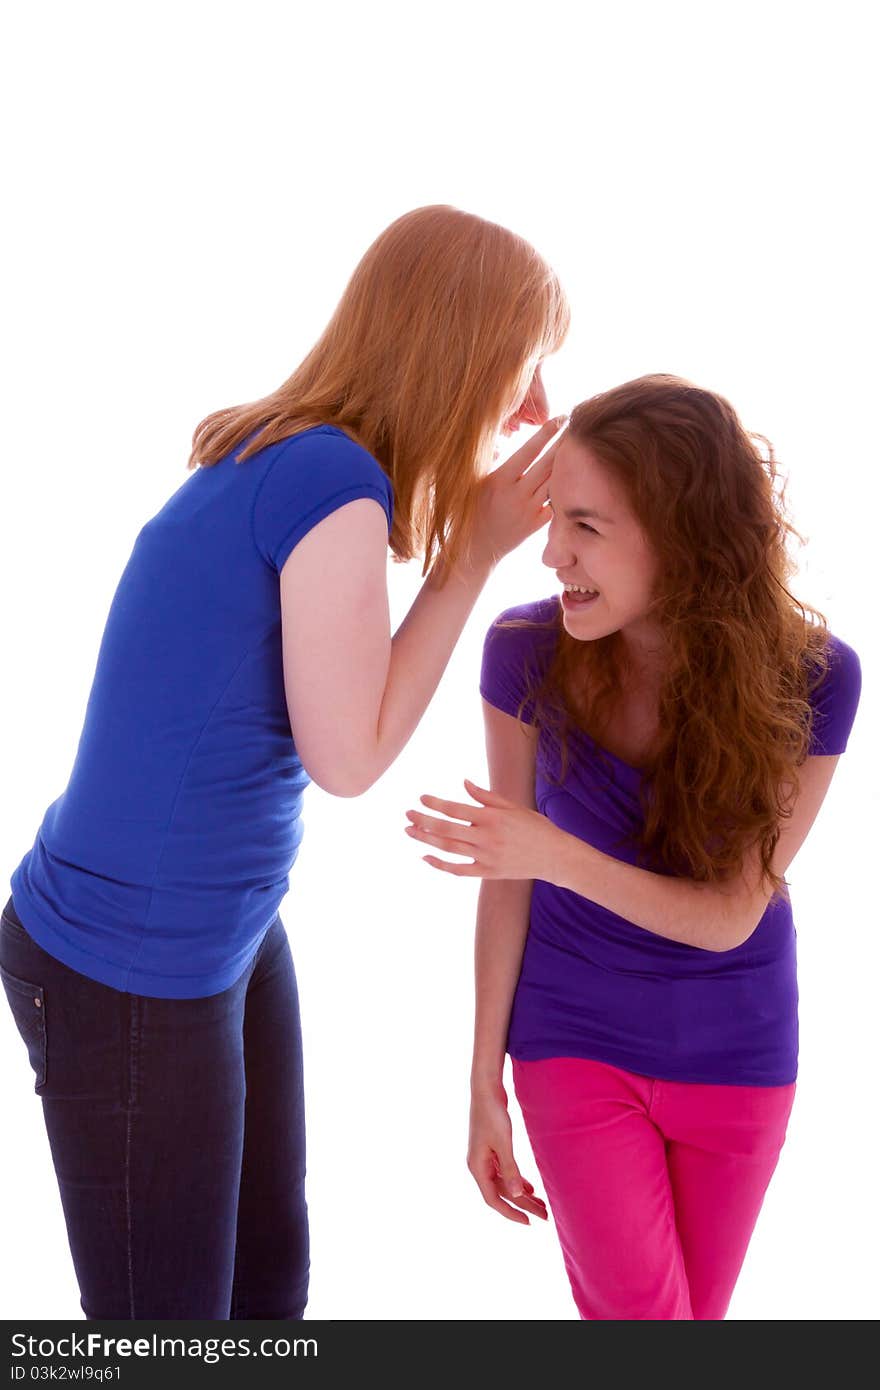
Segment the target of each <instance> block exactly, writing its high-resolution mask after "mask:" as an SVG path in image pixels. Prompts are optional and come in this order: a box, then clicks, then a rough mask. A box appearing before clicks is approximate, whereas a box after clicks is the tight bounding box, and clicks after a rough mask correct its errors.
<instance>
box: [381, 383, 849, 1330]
mask: <svg viewBox="0 0 880 1390" xmlns="http://www.w3.org/2000/svg"><path fill="white" fill-rule="evenodd" d="M761 445H764V446H766V447H765V448H764V449H762V448H761V447H760V446H761ZM777 483H778V473H777V468H776V462H775V459H774V453H773V449H772V446H770V445H769V443H768V441H767V440H766V439H764V438H763V436H760V435H755V434H753V433H751V432H748V431H746V430H745V429H744V428H743V426H742V424H741V423H740V420H739V418H738V417H737V414H736V412H735V411H734V410H733V408H732V407H731V405H730V404H729V403H728V402H727V401H726V400H724V399H723V398H722V397H720V396H718V395H716V394H714V393H712V392H710V391H706V390H701V389H699V388H698V387H696V386H694V385H692V384H691V383H689V382H687V381H684V380H682V379H680V378H678V377H674V376H666V375H656V376H647V377H642V378H640V379H638V380H636V381H632V382H628V383H627V384H625V385H623V386H620V387H617V388H616V389H613V390H609V391H606V392H604V393H602V394H601V395H598V396H595V397H593V398H592V399H590V400H587V401H585V402H583V403H582V404H580V405H579V406H577V407H576V408H575V409H574V411H573V412H572V414H571V420H570V425H569V429H568V431H567V433H566V435H565V436H564V437H563V439H562V441H561V443H560V445H559V447H558V450H557V452H556V455H555V458H554V463H553V472H552V476H551V479H550V485H549V496H550V505H551V508H552V520H551V523H550V529H549V534H548V541H547V546H546V550H545V552H544V563H545V564H547V565H549V566H550V567H551V568H552V569H554V570H555V571H556V573H557V577H558V579H559V581H560V583H561V585H562V590H563V591H562V594H561V595H560V596H556V595H554V596H553V597H551V598H548V599H543V600H541V601H539V602H537V603H530V604H526V605H524V606H522V607H519V608H514V609H509V610H507V611H506V612H505V613H503V614H502V615H501V617H500V618H499V619H498V620H496V622H495V623H494V624H493V625H492V627H491V629H490V631H489V634H488V636H487V639H486V643H485V647H484V659H483V670H482V680H481V691H482V694H483V697H484V715H485V722H486V740H487V757H488V766H489V773H490V783H491V787H490V789H483V788H481V787H478V786H476V785H475V784H474V783H472V782H468V781H466V782H465V786H466V787H467V789H468V792H469V794H470V795H471V796H472V797H473V798H474V800H475V801H476V802H478V803H479V804H478V805H477V806H473V805H466V804H463V803H459V802H453V801H448V800H441V799H439V798H437V797H433V796H425V797H423V798H422V801H423V803H424V804H425V805H426V806H427V807H429V808H430V809H431V810H434V811H437V812H440V813H442V815H443V816H444V817H448V819H446V818H444V819H440V817H439V816H428V815H425V814H424V813H423V812H415V811H410V812H408V813H407V815H408V817H409V819H410V822H411V824H410V825H409V826H408V827H407V830H408V833H409V834H410V835H411V836H412V837H413V838H415V839H418V840H420V841H422V842H423V843H425V844H428V845H432V846H434V847H436V848H439V849H443V850H446V851H449V852H451V853H453V854H458V855H463V856H467V858H468V861H469V862H466V863H460V862H451V861H448V860H444V859H440V858H437V857H435V856H432V855H426V856H425V858H426V860H427V862H428V863H429V864H431V865H432V866H433V867H435V868H437V869H442V870H443V871H445V872H447V873H452V874H456V875H460V876H476V877H480V878H482V879H483V883H482V884H481V888H480V898H479V907H478V917H477V938H476V1026H475V1042H474V1058H473V1071H472V1106H471V1136H470V1150H469V1158H468V1163H469V1167H470V1170H471V1172H472V1174H473V1176H474V1178H475V1180H476V1182H477V1183H478V1185H479V1187H480V1190H481V1192H482V1194H483V1196H484V1198H485V1200H486V1202H487V1203H488V1204H489V1205H490V1206H492V1207H493V1208H495V1209H496V1210H497V1211H499V1212H500V1213H501V1214H502V1215H504V1216H506V1217H507V1218H508V1219H510V1220H513V1221H518V1222H521V1223H526V1224H527V1223H528V1215H527V1213H532V1214H533V1215H536V1216H539V1217H546V1215H547V1210H546V1207H545V1205H544V1202H543V1201H542V1200H541V1198H539V1197H538V1196H536V1195H535V1192H534V1188H533V1187H532V1185H531V1183H529V1182H527V1181H526V1180H525V1179H524V1178H523V1177H522V1175H521V1173H520V1170H519V1168H518V1166H517V1163H516V1161H515V1159H514V1155H513V1149H512V1142H511V1134H512V1131H511V1124H510V1119H509V1115H508V1111H507V1096H506V1093H505V1090H504V1086H503V1084H502V1072H503V1065H504V1055H505V1052H509V1053H510V1056H511V1058H512V1069H513V1080H514V1086H515V1090H516V1095H517V1099H518V1101H519V1104H520V1107H521V1109H522V1112H523V1118H524V1121H525V1125H526V1130H527V1133H528V1136H529V1140H530V1143H531V1146H532V1149H533V1152H534V1156H535V1161H536V1163H537V1165H538V1169H539V1171H540V1173H541V1177H542V1179H543V1182H544V1184H545V1186H546V1189H547V1196H548V1199H549V1203H550V1207H551V1209H552V1211H553V1216H554V1219H555V1223H556V1228H557V1233H558V1235H559V1239H560V1243H561V1245H562V1252H563V1257H564V1260H565V1265H566V1270H567V1273H568V1276H569V1279H570V1282H571V1286H572V1290H573V1293H574V1297H575V1301H576V1304H577V1307H578V1310H579V1312H580V1315H581V1317H583V1318H588V1319H690V1318H694V1319H720V1318H723V1317H724V1316H725V1313H726V1310H727V1307H728V1304H729V1301H730V1297H731V1294H732V1292H733V1288H734V1285H735V1282H736V1279H737V1277H738V1274H739V1271H740V1268H741V1266H742V1262H743V1259H744V1257H745V1253H746V1249H747V1247H748V1243H749V1240H750V1238H751V1234H752V1231H753V1229H754V1226H755V1222H756V1220H757V1217H758V1214H759V1211H760V1208H761V1204H762V1202H763V1198H764V1194H765V1192H766V1190H767V1186H768V1184H769V1182H770V1179H771V1176H772V1174H773V1171H774V1169H775V1167H776V1163H777V1160H778V1157H779V1153H780V1150H781V1148H782V1145H783V1142H784V1139H785V1132H786V1126H787V1122H788V1117H789V1114H790V1111H791V1107H792V1103H793V1100H794V1091H795V1081H796V1075H797V1055H798V1015H797V999H798V990H797V973H796V950H795V946H796V933H795V927H794V922H793V918H792V907H791V901H790V899H789V895H788V887H787V882H786V880H785V878H784V875H785V872H786V870H787V869H788V867H789V865H790V864H791V862H792V860H793V859H794V857H795V855H796V854H797V853H798V852H799V850H800V849H801V847H802V845H803V844H804V841H805V840H806V838H807V834H808V832H809V830H810V828H811V826H812V824H813V822H814V821H815V819H816V816H817V814H818V811H819V808H820V806H821V805H822V802H823V800H824V798H825V795H826V793H827V791H828V787H829V785H830V783H831V779H832V777H833V775H834V771H835V768H836V766H837V763H838V760H839V758H840V755H841V754H842V753H843V751H844V749H845V747H846V744H847V739H848V736H849V732H850V729H851V726H852V723H853V720H854V717H855V713H856V708H857V705H858V701H859V694H860V688H861V668H860V663H859V658H858V656H857V654H856V652H855V651H854V650H853V649H852V647H850V646H849V645H848V644H847V643H846V642H844V641H843V640H841V639H840V638H839V637H837V636H835V635H833V634H832V633H830V632H829V631H828V629H827V623H826V620H825V618H824V616H823V615H822V614H821V613H819V612H818V611H817V610H815V609H812V608H810V607H809V605H804V604H801V603H800V602H798V600H797V599H796V598H794V596H793V595H792V594H791V593H790V592H789V589H788V587H787V586H788V581H789V580H790V578H791V575H792V572H793V570H794V562H793V561H792V559H791V558H790V556H789V554H788V552H787V550H786V539H787V536H788V534H789V533H793V534H796V535H799V533H798V532H795V531H794V527H793V526H792V525H791V524H790V522H789V521H788V520H787V519H786V509H785V504H784V491H785V488H784V486H783V487H782V488H781V489H780V488H777ZM801 539H803V538H801ZM808 611H809V612H810V613H811V614H812V615H813V617H814V618H817V619H819V621H818V622H809V621H808V620H807V612H808Z"/></svg>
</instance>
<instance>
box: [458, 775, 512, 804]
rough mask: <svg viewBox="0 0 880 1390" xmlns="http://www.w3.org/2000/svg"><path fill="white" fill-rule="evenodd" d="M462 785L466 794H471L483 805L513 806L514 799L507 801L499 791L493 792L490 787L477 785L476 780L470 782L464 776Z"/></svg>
mask: <svg viewBox="0 0 880 1390" xmlns="http://www.w3.org/2000/svg"><path fill="white" fill-rule="evenodd" d="M464 785H465V787H466V788H467V793H468V796H472V797H473V798H474V801H480V802H482V804H483V805H484V806H515V805H516V802H515V801H508V799H507V797H506V796H501V795H500V793H499V792H493V791H492V789H491V788H490V787H478V786H477V784H476V782H472V781H471V780H470V778H469V777H465V779H464Z"/></svg>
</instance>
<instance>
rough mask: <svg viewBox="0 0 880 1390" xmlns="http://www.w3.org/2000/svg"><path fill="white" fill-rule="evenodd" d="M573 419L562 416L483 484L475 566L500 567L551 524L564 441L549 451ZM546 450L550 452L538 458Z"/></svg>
mask: <svg viewBox="0 0 880 1390" xmlns="http://www.w3.org/2000/svg"><path fill="white" fill-rule="evenodd" d="M567 419H568V416H567V415H557V416H556V418H555V419H553V420H548V421H547V423H546V424H545V425H542V426H541V428H540V429H539V430H535V433H534V434H533V435H532V436H531V438H530V439H527V440H526V442H525V444H523V446H522V448H521V449H517V451H516V453H515V454H511V456H510V458H509V459H506V460H505V462H504V463H502V464H500V465H499V467H498V468H495V469H493V470H492V472H491V473H487V474H486V476H485V478H482V479H481V481H480V484H479V493H478V500H477V512H476V516H475V520H474V530H473V544H472V550H471V559H472V561H473V562H476V563H481V562H482V561H485V562H486V563H488V564H490V565H494V564H496V563H497V561H498V560H500V559H501V558H502V556H504V555H507V554H508V553H509V552H510V551H511V550H515V549H516V547H517V546H518V545H521V544H522V542H523V541H524V540H526V539H527V538H528V537H529V536H531V535H534V533H535V532H536V531H539V530H540V529H541V527H542V526H544V525H546V523H547V522H548V521H549V519H550V513H549V511H548V509H547V507H546V505H545V504H546V501H547V483H548V481H549V478H550V473H551V471H552V468H553V455H554V453H555V451H556V448H557V446H558V444H559V440H556V442H555V443H554V444H552V445H551V447H550V448H549V449H547V445H548V444H549V443H550V440H551V439H552V438H553V436H554V434H557V433H558V432H559V430H560V429H561V428H562V426H563V425H564V424H565V422H566V420H567ZM542 449H546V450H547V451H546V453H544V454H542V455H541V457H540V458H538V455H539V454H541V450H542ZM536 460H537V462H536Z"/></svg>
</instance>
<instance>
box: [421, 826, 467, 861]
mask: <svg viewBox="0 0 880 1390" xmlns="http://www.w3.org/2000/svg"><path fill="white" fill-rule="evenodd" d="M406 833H407V835H409V837H410V839H411V840H420V841H421V842H422V844H423V845H433V846H434V848H435V849H442V850H443V852H444V853H445V854H463V855H466V856H468V857H469V858H471V859H473V858H474V855H475V850H474V846H473V845H469V844H467V843H466V842H465V841H464V840H455V839H453V838H452V836H446V835H432V834H431V832H430V831H429V830H420V829H419V827H418V826H417V825H408V826H407V827H406Z"/></svg>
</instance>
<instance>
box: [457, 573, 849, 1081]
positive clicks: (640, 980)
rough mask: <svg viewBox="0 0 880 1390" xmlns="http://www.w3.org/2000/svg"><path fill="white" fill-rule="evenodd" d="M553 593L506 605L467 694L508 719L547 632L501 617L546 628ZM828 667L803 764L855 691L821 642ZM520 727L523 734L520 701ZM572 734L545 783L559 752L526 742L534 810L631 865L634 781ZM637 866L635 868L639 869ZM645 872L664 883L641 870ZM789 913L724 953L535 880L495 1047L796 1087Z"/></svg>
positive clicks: (549, 744) (837, 657)
mask: <svg viewBox="0 0 880 1390" xmlns="http://www.w3.org/2000/svg"><path fill="white" fill-rule="evenodd" d="M558 607H559V600H558V598H557V597H556V596H555V595H554V596H553V597H552V598H549V599H542V600H540V601H538V602H537V603H528V604H524V605H522V606H521V607H518V608H509V609H507V610H506V611H505V612H504V613H502V614H501V615H500V617H499V618H498V619H496V622H495V623H493V625H492V627H491V628H490V629H489V632H488V634H487V637H486V641H485V645H484V649H483V667H482V675H481V680H480V690H481V693H482V695H483V697H484V698H485V699H486V700H488V701H489V703H490V704H492V705H494V706H496V707H497V708H498V709H500V710H503V711H504V712H505V713H506V714H511V715H514V716H516V714H517V711H518V707H519V704H520V701H521V700H522V698H523V696H524V694H525V690H526V672H527V670H528V671H529V672H530V673H532V674H533V675H539V674H540V673H541V671H542V670H545V669H546V663H547V662H548V661H549V659H550V657H551V655H552V652H553V649H554V646H555V642H556V637H557V631H558V629H557V626H556V624H555V623H553V624H552V625H551V626H548V627H545V628H543V629H531V628H500V627H497V626H496V624H497V623H498V622H500V621H502V620H506V619H510V618H527V619H530V620H538V621H542V622H547V621H548V620H552V619H553V618H554V616H555V615H556V614H557V612H558ZM829 636H830V641H831V646H832V648H833V651H832V660H831V666H830V669H829V671H828V672H827V674H826V675H825V677H824V679H823V681H822V684H821V685H820V686H819V687H818V689H817V690H816V691H814V692H813V695H812V696H811V703H812V706H813V708H814V710H815V718H814V727H813V735H812V741H811V745H810V752H811V753H819V754H834V753H842V752H843V751H844V749H845V748H846V743H847V738H848V736H849V731H850V729H851V727H852V723H853V720H854V718H855V713H856V708H857V706H858V702H859V694H860V691H861V667H860V664H859V658H858V656H857V655H856V653H855V652H854V651H853V649H852V647H850V646H848V645H847V644H846V642H843V641H841V640H840V638H838V637H835V636H833V634H829ZM522 717H523V719H525V720H527V721H528V722H529V723H534V722H535V721H534V710H533V708H532V707H531V705H530V704H526V706H525V708H524V709H523V712H522ZM597 747H598V745H597V744H596V743H595V741H594V740H593V739H591V738H590V737H589V735H588V734H586V733H584V732H582V731H579V730H576V731H574V732H573V733H572V734H571V735H570V739H569V765H568V769H567V771H566V774H565V777H564V779H563V780H562V784H561V785H559V784H558V782H554V781H553V780H551V779H552V778H553V777H555V776H558V771H559V766H560V764H559V749H558V741H557V740H555V739H554V738H553V737H552V736H551V735H550V734H549V733H548V732H547V731H546V730H543V729H542V730H541V731H540V733H539V738H538V748H537V767H536V777H535V804H536V806H537V808H538V810H539V811H540V812H541V813H542V814H543V815H545V816H547V818H548V819H549V820H550V821H552V822H553V824H554V825H558V826H559V827H560V828H561V829H562V830H565V831H567V832H568V833H569V834H572V835H578V836H579V837H580V838H581V839H582V840H586V841H587V842H588V843H589V844H591V845H594V846H595V848H596V849H598V850H601V851H602V852H603V853H604V854H609V855H613V856H614V857H615V858H616V859H620V860H623V861H625V862H627V863H630V864H636V862H637V850H636V847H635V845H630V844H625V845H624V846H621V845H620V841H621V840H622V839H625V838H626V837H628V836H632V835H633V833H634V832H635V831H637V830H638V829H640V828H641V827H642V826H643V824H644V821H643V816H642V811H641V807H640V804H639V785H640V783H641V781H642V773H641V772H640V771H639V770H638V769H637V768H635V767H632V766H630V764H628V763H624V762H622V761H621V759H620V758H618V757H616V756H614V755H613V754H611V753H609V752H607V750H603V757H602V758H599V757H598V756H597V753H596V749H597ZM643 866H644V865H643ZM649 867H650V869H651V871H652V872H655V873H668V872H669V871H668V869H666V868H665V866H663V865H661V864H659V863H657V862H652V863H650V865H649ZM795 936H796V933H795V928H794V923H793V921H792V913H791V904H790V903H789V902H788V901H787V900H786V899H785V898H777V899H776V900H775V901H774V902H773V904H772V905H768V907H767V910H766V912H765V913H764V916H763V917H762V918H761V921H760V923H759V924H758V926H757V928H756V929H755V931H754V932H753V933H752V935H751V936H750V937H749V939H748V940H747V941H744V942H743V943H742V945H741V946H736V947H734V948H733V949H732V950H730V951H721V952H719V951H708V950H705V949H703V948H702V947H697V946H688V945H685V944H684V943H682V942H679V941H669V940H667V938H666V937H663V936H658V935H656V934H655V933H653V932H650V931H647V930H645V929H644V928H642V927H638V926H636V925H635V924H634V923H632V922H629V921H628V920H627V919H626V918H624V917H621V916H619V915H618V914H617V913H615V912H611V911H609V910H608V909H607V908H605V907H600V906H599V904H598V903H594V902H591V901H590V899H589V898H585V897H581V896H580V894H578V893H573V892H571V891H569V890H568V889H566V888H557V887H554V885H553V884H550V883H546V882H544V881H543V880H541V879H538V880H536V881H535V885H534V891H533V893H532V901H531V912H530V918H529V931H528V936H527V938H526V946H525V952H524V954H523V962H522V969H521V972H520V977H519V982H518V984H517V988H516V993H515V996H514V1000H513V1008H512V1012H511V1019H510V1029H509V1034H508V1039H507V1050H508V1052H509V1053H510V1055H511V1056H512V1057H516V1058H519V1059H521V1060H524V1061H530V1060H535V1059H538V1058H542V1057H586V1058H590V1059H592V1060H594V1061H600V1062H608V1063H610V1064H611V1065H613V1066H617V1067H622V1068H624V1069H625V1070H627V1071H632V1072H637V1073H639V1074H641V1075H644V1076H651V1077H656V1078H658V1079H664V1080H669V1081H692V1082H703V1083H709V1084H731V1085H740V1086H781V1085H787V1084H788V1083H790V1082H792V1081H794V1080H795V1078H796V1076H797V1057H798V1013H797V1003H798V990H797V969H796V953H795Z"/></svg>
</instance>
